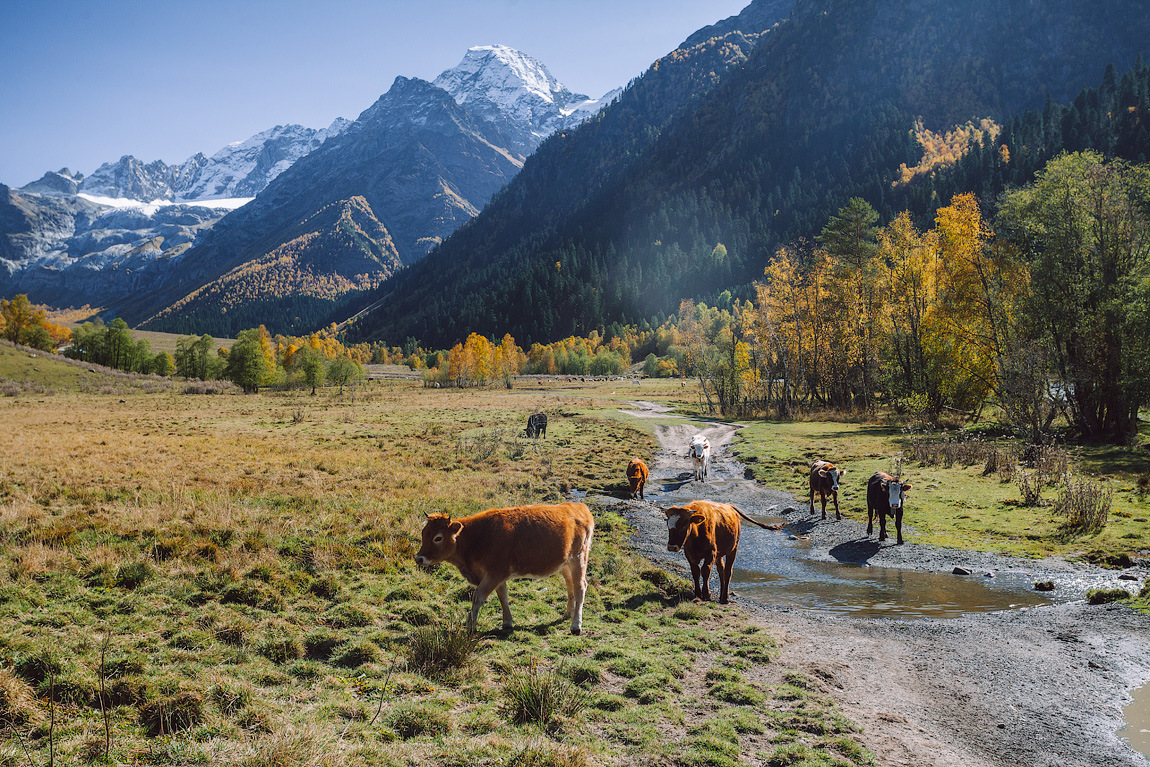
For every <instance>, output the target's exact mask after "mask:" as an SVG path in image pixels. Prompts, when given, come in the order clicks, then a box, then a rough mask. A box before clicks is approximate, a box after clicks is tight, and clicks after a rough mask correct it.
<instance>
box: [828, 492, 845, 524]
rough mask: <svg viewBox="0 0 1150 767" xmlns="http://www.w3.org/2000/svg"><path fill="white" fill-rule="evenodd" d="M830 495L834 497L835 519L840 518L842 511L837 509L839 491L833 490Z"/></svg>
mask: <svg viewBox="0 0 1150 767" xmlns="http://www.w3.org/2000/svg"><path fill="white" fill-rule="evenodd" d="M831 497H832V498H834V499H835V519H842V518H843V515H842V512H841V511H839V491H838V490H835V491H834V493H832V494H831Z"/></svg>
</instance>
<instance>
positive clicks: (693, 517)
mask: <svg viewBox="0 0 1150 767" xmlns="http://www.w3.org/2000/svg"><path fill="white" fill-rule="evenodd" d="M705 519H706V517H704V516H703V515H702V514H692V515H691V524H692V525H697V524H699V523H700V522H702V521H703V520H705Z"/></svg>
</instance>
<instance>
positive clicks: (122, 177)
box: [79, 154, 180, 202]
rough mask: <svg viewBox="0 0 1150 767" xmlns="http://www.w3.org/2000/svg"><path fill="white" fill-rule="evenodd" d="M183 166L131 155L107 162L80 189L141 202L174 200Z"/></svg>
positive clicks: (103, 195)
mask: <svg viewBox="0 0 1150 767" xmlns="http://www.w3.org/2000/svg"><path fill="white" fill-rule="evenodd" d="M179 170H180V166H178V165H168V164H166V163H165V162H164V161H163V160H156V161H155V162H150V163H143V162H141V161H140V160H138V159H136V158H135V157H133V156H132V155H130V154H126V155H124V156H123V157H121V158H120V159H119V160H118V161H117V162H114V163H110V162H106V163H104V164H103V165H101V166H100V167H99V168H96V170H95V171H94V172H93V173H92V175H90V176H88V177H87V178H86V179H84V180H83V181H82V182H81V183H80V186H79V191H81V192H85V193H87V194H91V195H95V196H100V197H118V198H126V199H130V200H140V201H141V202H152V201H154V200H170V199H172V198H173V197H174V196H175V193H174V191H173V189H172V185H173V183H174V182H175V180H176V177H177V175H178V174H179Z"/></svg>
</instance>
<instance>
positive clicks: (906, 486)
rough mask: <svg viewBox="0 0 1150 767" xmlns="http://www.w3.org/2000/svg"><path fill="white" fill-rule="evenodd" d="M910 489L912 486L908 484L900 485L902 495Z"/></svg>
mask: <svg viewBox="0 0 1150 767" xmlns="http://www.w3.org/2000/svg"><path fill="white" fill-rule="evenodd" d="M911 487H912V485H911V484H910V483H909V482H903V483H902V491H903V492H904V493H905V492H906V491H907V490H910V488H911Z"/></svg>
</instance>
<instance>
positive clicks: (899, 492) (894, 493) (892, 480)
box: [866, 471, 911, 546]
mask: <svg viewBox="0 0 1150 767" xmlns="http://www.w3.org/2000/svg"><path fill="white" fill-rule="evenodd" d="M910 488H911V484H910V483H909V482H903V481H902V479H900V478H899V477H892V476H891V475H890V474H887V473H886V472H882V471H876V472H875V473H874V475H873V476H871V478H870V479H869V480H867V484H866V534H867V535H868V536H869V535H870V534H871V532H873V530H874V518H875V516H876V515H877V516H878V539H879V540H880V541H885V540H886V518H887V515H888V514H889V515H890V516H892V517H894V529H895V532H896V533H897V534H898V543H899V545H900V546H901V545H902V507H903V506H905V505H906V493H907V492H908V491H909V490H910Z"/></svg>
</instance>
